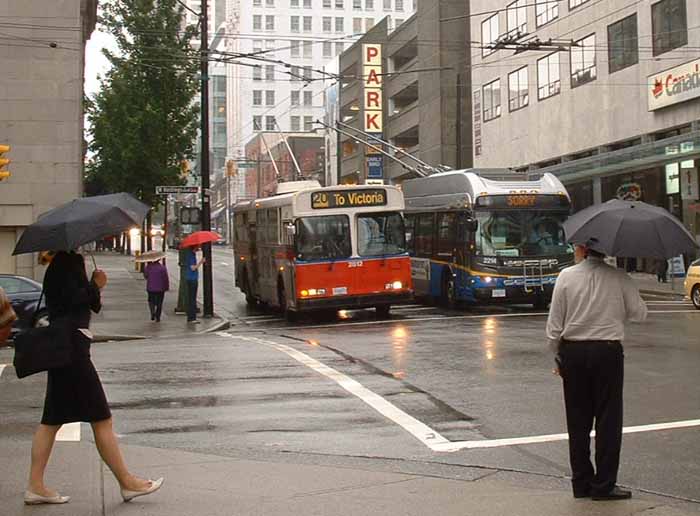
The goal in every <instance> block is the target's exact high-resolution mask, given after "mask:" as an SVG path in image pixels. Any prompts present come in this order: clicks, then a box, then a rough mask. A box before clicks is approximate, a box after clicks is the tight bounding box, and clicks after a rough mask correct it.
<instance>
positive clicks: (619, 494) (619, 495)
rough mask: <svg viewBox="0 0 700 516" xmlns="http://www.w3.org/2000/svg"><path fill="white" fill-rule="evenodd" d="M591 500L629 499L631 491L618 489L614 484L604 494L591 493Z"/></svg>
mask: <svg viewBox="0 0 700 516" xmlns="http://www.w3.org/2000/svg"><path fill="white" fill-rule="evenodd" d="M591 498H592V499H593V500H597V501H604V500H629V499H630V498H632V491H627V490H626V489H620V488H619V487H617V486H615V487H613V488H612V490H611V491H610V492H608V493H604V494H594V495H591Z"/></svg>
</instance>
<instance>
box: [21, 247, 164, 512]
mask: <svg viewBox="0 0 700 516" xmlns="http://www.w3.org/2000/svg"><path fill="white" fill-rule="evenodd" d="M106 283H107V276H106V275H105V273H104V272H103V271H101V270H95V272H93V274H92V280H90V281H88V279H87V274H86V272H85V262H84V260H83V257H82V256H81V255H79V254H77V253H73V252H71V253H67V252H63V251H61V252H58V253H57V254H56V256H54V258H53V260H52V261H51V264H50V265H49V267H48V269H47V270H46V276H45V278H44V295H45V296H46V304H47V307H48V310H49V319H50V320H51V321H52V322H55V321H59V320H60V321H61V322H63V323H65V322H67V323H68V324H70V325H71V326H72V327H74V328H75V331H74V333H73V339H74V348H73V360H72V362H71V363H70V364H69V365H68V366H66V367H63V368H60V369H52V370H50V371H49V372H48V380H47V385H46V400H45V401H44V414H43V416H42V418H41V424H40V425H39V428H37V430H36V433H35V434H34V440H33V442H32V463H31V470H30V474H29V485H28V487H27V491H26V492H25V494H24V501H25V503H26V504H28V505H34V504H44V503H66V502H67V501H68V500H69V499H70V498H69V497H68V496H61V495H60V494H58V493H56V492H55V491H53V490H51V489H48V488H47V487H46V486H45V485H44V471H45V469H46V465H47V463H48V461H49V457H50V455H51V449H52V448H53V444H54V442H55V440H56V434H57V433H58V430H59V429H60V428H61V425H63V424H65V423H73V422H79V421H83V422H86V423H90V425H91V426H92V431H93V433H94V435H95V444H96V446H97V450H98V451H99V453H100V456H101V457H102V460H104V461H105V463H106V464H107V466H109V468H110V469H111V470H112V473H114V476H115V477H116V478H117V481H118V482H119V486H120V488H121V494H122V497H123V499H124V501H129V500H131V499H132V498H135V497H137V496H143V495H146V494H150V493H152V492H154V491H156V490H157V489H159V488H160V486H161V484H162V483H163V479H162V478H160V479H158V480H145V479H142V478H139V477H136V476H134V475H132V474H131V473H129V470H128V469H127V466H126V464H125V463H124V459H123V457H122V455H121V452H120V450H119V444H118V443H117V438H116V436H115V435H114V431H113V429H112V415H111V413H110V410H109V405H108V404H107V398H106V397H105V393H104V390H103V389H102V383H101V382H100V378H99V376H97V371H95V366H94V365H93V364H92V360H91V359H90V342H91V340H92V335H91V334H90V331H89V330H88V328H89V326H90V311H93V312H95V313H98V312H99V311H100V309H101V302H100V289H101V288H102V287H104V286H105V285H106Z"/></svg>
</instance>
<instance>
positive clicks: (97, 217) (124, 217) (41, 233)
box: [12, 193, 150, 254]
mask: <svg viewBox="0 0 700 516" xmlns="http://www.w3.org/2000/svg"><path fill="white" fill-rule="evenodd" d="M149 209H150V208H149V207H148V206H147V205H145V204H144V203H142V202H140V201H138V200H136V199H134V198H133V197H132V196H131V195H129V194H127V193H117V194H110V195H99V196H96V197H83V198H80V199H75V200H73V201H71V202H69V203H66V204H64V205H62V206H59V207H58V208H54V209H53V210H51V211H47V212H46V213H44V214H43V215H41V216H40V217H39V220H37V221H36V222H35V223H34V224H32V225H30V226H28V227H27V229H26V230H25V231H24V233H23V234H22V237H21V238H20V239H19V242H17V245H16V246H15V250H14V251H13V253H12V254H23V253H31V252H34V251H47V250H53V251H71V250H73V249H76V248H78V247H79V246H81V245H83V244H86V243H88V242H93V241H95V240H98V239H100V238H104V237H107V236H110V235H114V234H117V233H121V232H122V231H126V230H127V229H129V228H132V227H133V226H140V225H141V223H142V222H143V219H144V217H145V216H146V214H147V213H148V210H149Z"/></svg>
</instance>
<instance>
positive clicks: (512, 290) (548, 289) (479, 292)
mask: <svg viewBox="0 0 700 516" xmlns="http://www.w3.org/2000/svg"><path fill="white" fill-rule="evenodd" d="M553 290H554V286H553V285H544V286H542V287H540V286H533V287H528V291H525V289H524V288H523V287H522V286H518V287H505V288H503V287H501V288H500V289H499V288H498V287H495V288H491V287H477V288H474V289H473V292H474V298H475V299H476V301H478V302H482V303H483V302H486V303H514V302H522V303H532V302H533V301H534V300H535V299H537V298H541V297H544V298H545V299H546V300H547V301H550V300H551V299H552V291H553ZM499 291H500V292H499ZM503 291H505V295H502V294H503Z"/></svg>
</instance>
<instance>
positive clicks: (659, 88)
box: [651, 79, 664, 99]
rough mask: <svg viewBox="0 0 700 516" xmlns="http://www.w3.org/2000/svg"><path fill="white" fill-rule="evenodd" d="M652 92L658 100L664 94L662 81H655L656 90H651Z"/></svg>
mask: <svg viewBox="0 0 700 516" xmlns="http://www.w3.org/2000/svg"><path fill="white" fill-rule="evenodd" d="M651 92H652V93H653V94H654V97H656V98H657V99H658V98H659V97H660V96H661V95H662V94H663V92H664V83H663V82H661V79H656V80H655V81H654V89H653V90H651Z"/></svg>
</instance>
